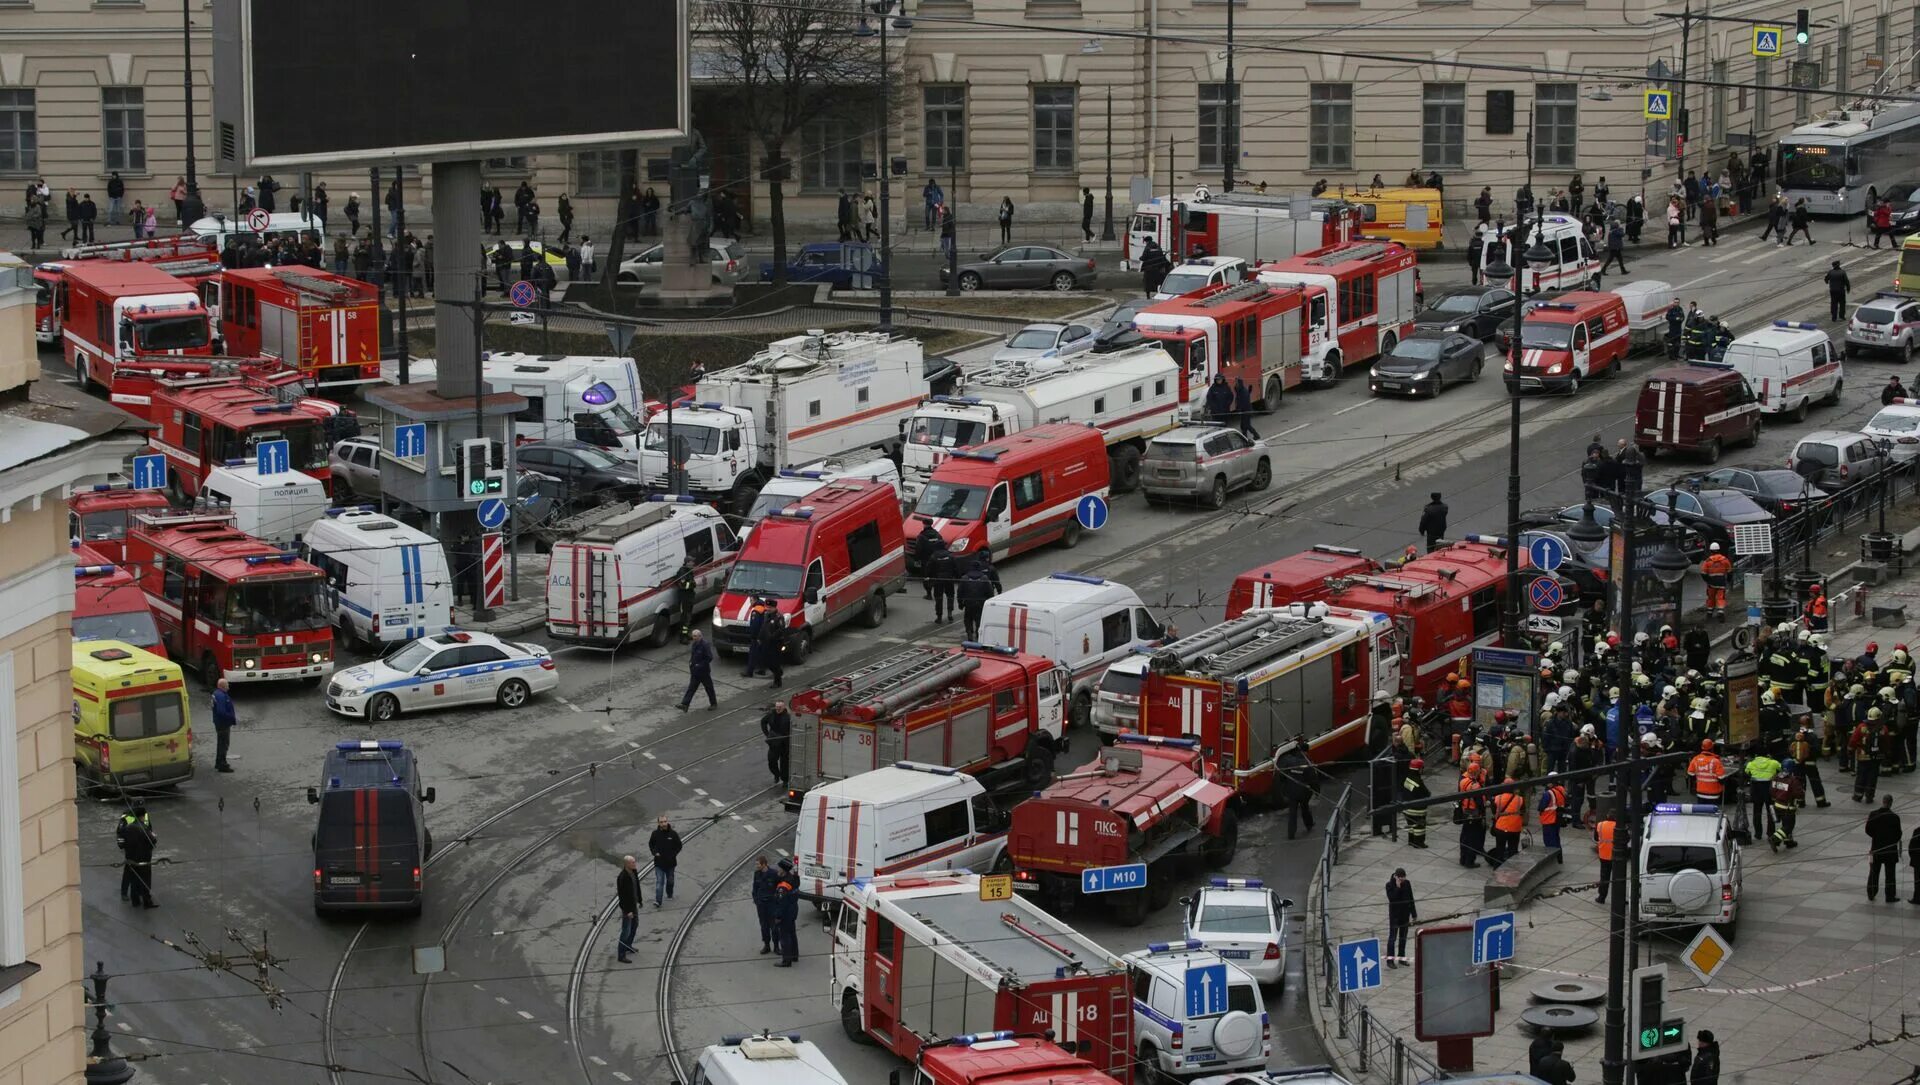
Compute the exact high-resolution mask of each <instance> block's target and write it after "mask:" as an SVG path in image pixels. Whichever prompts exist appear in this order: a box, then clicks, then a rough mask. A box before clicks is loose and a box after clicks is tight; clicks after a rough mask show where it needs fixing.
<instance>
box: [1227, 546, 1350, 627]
mask: <svg viewBox="0 0 1920 1085" xmlns="http://www.w3.org/2000/svg"><path fill="white" fill-rule="evenodd" d="M1380 568H1381V566H1380V563H1379V562H1377V561H1375V560H1373V559H1372V558H1370V557H1368V556H1366V555H1365V554H1362V553H1361V552H1360V551H1358V550H1355V549H1353V548H1352V547H1350V546H1332V545H1328V544H1325V543H1321V544H1316V545H1315V546H1313V547H1312V548H1311V549H1308V550H1302V551H1300V552H1299V553H1298V554H1290V555H1288V556H1287V557H1284V558H1281V559H1280V560H1279V561H1273V562H1268V563H1267V564H1265V565H1261V566H1257V567H1255V568H1252V569H1248V570H1247V571H1246V572H1244V573H1241V574H1240V575H1239V576H1236V577H1234V578H1233V587H1231V588H1229V589H1228V590H1227V620H1229V621H1231V620H1233V619H1235V618H1238V617H1239V616H1240V615H1242V614H1245V613H1246V612H1247V611H1249V610H1252V609H1254V608H1255V607H1283V606H1286V605H1287V604H1288V603H1308V602H1313V601H1315V600H1318V599H1322V598H1325V596H1326V591H1327V581H1328V580H1330V579H1332V578H1334V577H1342V576H1353V575H1354V574H1356V573H1374V572H1378V571H1379V570H1380Z"/></svg>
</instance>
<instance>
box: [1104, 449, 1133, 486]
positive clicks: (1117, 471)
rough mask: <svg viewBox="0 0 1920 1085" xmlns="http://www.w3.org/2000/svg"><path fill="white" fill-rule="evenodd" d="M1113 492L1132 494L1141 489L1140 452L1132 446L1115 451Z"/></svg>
mask: <svg viewBox="0 0 1920 1085" xmlns="http://www.w3.org/2000/svg"><path fill="white" fill-rule="evenodd" d="M1110 470H1111V473H1112V476H1113V492H1114V493H1117V494H1130V493H1132V492H1133V491H1135V490H1137V489H1139V488H1140V450H1139V449H1137V448H1135V447H1134V446H1132V445H1123V446H1121V447H1120V448H1117V449H1115V450H1114V453H1113V466H1112V467H1111V469H1110Z"/></svg>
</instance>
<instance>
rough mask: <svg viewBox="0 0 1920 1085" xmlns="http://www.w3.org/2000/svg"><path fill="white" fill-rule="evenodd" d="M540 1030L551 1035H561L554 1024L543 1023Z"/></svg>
mask: <svg viewBox="0 0 1920 1085" xmlns="http://www.w3.org/2000/svg"><path fill="white" fill-rule="evenodd" d="M540 1031H541V1032H544V1033H546V1034H547V1035H549V1036H558V1035H560V1030H559V1029H557V1028H554V1027H553V1026H552V1025H541V1026H540Z"/></svg>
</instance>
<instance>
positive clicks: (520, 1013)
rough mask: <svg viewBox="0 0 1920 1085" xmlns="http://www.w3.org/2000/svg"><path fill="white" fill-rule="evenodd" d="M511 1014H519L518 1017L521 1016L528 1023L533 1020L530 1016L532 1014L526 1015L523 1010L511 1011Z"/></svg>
mask: <svg viewBox="0 0 1920 1085" xmlns="http://www.w3.org/2000/svg"><path fill="white" fill-rule="evenodd" d="M513 1012H515V1013H517V1014H519V1015H520V1016H522V1017H524V1018H526V1019H527V1020H529V1021H531V1020H533V1015H532V1014H530V1013H528V1012H527V1011H525V1010H515V1011H513Z"/></svg>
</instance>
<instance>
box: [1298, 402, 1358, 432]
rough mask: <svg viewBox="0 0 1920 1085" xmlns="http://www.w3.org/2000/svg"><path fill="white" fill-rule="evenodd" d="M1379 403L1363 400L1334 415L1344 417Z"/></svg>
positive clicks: (1341, 409) (1343, 408)
mask: <svg viewBox="0 0 1920 1085" xmlns="http://www.w3.org/2000/svg"><path fill="white" fill-rule="evenodd" d="M1378 402H1380V401H1379V400H1377V399H1363V400H1361V401H1360V402H1358V403H1356V404H1354V405H1353V406H1351V407H1342V408H1340V409H1339V410H1337V411H1335V412H1333V413H1334V414H1336V415H1342V414H1346V413H1347V412H1348V411H1357V410H1359V409H1360V408H1362V407H1371V406H1373V405H1374V404H1375V403H1378ZM1287 432H1288V433H1292V432H1293V431H1292V430H1288V431H1287Z"/></svg>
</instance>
